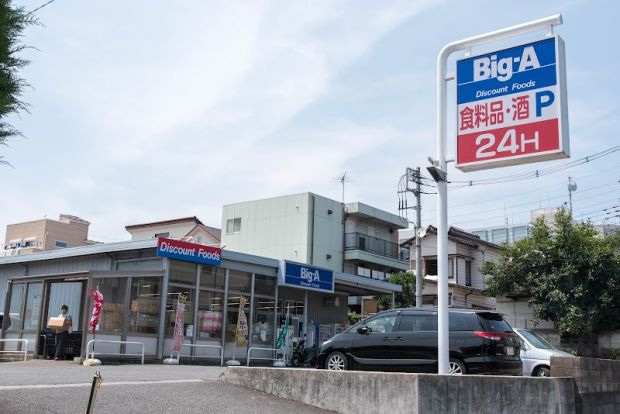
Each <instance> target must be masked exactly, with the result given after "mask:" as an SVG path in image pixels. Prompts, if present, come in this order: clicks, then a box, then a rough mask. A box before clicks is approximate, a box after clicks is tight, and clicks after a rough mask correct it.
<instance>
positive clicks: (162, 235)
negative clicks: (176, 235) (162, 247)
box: [155, 232, 170, 238]
mask: <svg viewBox="0 0 620 414" xmlns="http://www.w3.org/2000/svg"><path fill="white" fill-rule="evenodd" d="M157 237H170V232H165V233H155V238H157Z"/></svg>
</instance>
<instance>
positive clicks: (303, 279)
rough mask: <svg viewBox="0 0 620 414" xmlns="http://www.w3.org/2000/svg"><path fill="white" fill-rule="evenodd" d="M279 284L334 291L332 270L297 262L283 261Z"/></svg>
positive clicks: (328, 291) (320, 290)
mask: <svg viewBox="0 0 620 414" xmlns="http://www.w3.org/2000/svg"><path fill="white" fill-rule="evenodd" d="M281 267H282V278H281V283H280V285H285V286H291V287H297V288H302V289H308V290H316V291H319V292H327V293H333V292H334V272H332V271H331V270H326V269H319V268H317V267H313V266H307V265H304V264H299V263H291V262H284V264H283V265H282V266H281Z"/></svg>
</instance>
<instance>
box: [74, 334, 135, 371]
mask: <svg viewBox="0 0 620 414" xmlns="http://www.w3.org/2000/svg"><path fill="white" fill-rule="evenodd" d="M95 342H98V343H108V344H125V345H140V346H142V353H141V354H128V353H120V352H99V355H122V356H140V357H141V361H140V363H141V364H142V365H144V342H130V341H109V340H106V339H91V340H90V341H88V344H86V356H87V357H88V354H89V352H88V349H89V348H90V346H91V345H93V350H92V352H90V354H91V358H92V359H95V346H94V344H95Z"/></svg>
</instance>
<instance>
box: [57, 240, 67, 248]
mask: <svg viewBox="0 0 620 414" xmlns="http://www.w3.org/2000/svg"><path fill="white" fill-rule="evenodd" d="M54 246H56V247H58V248H59V249H64V248H65V247H67V242H65V241H60V240H56V241H54Z"/></svg>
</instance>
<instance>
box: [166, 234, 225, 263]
mask: <svg viewBox="0 0 620 414" xmlns="http://www.w3.org/2000/svg"><path fill="white" fill-rule="evenodd" d="M157 256H159V257H168V258H170V259H176V260H183V261H185V262H195V263H203V264H210V265H214V266H219V265H220V264H221V263H222V249H220V248H219V247H211V246H205V245H203V244H195V243H188V242H184V241H181V240H175V239H167V238H165V237H159V238H158V239H157Z"/></svg>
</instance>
